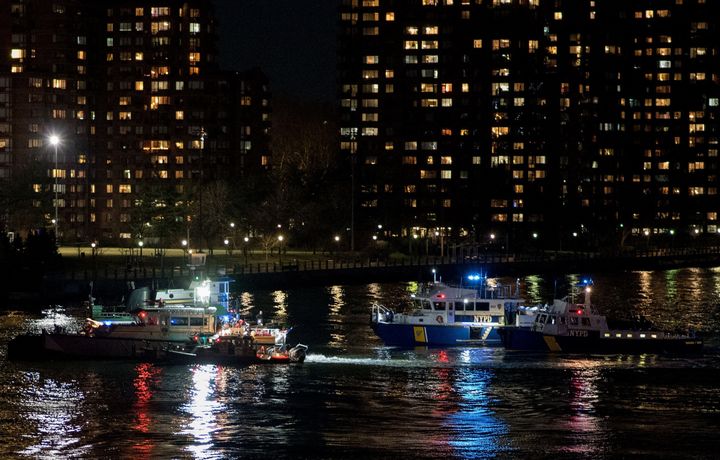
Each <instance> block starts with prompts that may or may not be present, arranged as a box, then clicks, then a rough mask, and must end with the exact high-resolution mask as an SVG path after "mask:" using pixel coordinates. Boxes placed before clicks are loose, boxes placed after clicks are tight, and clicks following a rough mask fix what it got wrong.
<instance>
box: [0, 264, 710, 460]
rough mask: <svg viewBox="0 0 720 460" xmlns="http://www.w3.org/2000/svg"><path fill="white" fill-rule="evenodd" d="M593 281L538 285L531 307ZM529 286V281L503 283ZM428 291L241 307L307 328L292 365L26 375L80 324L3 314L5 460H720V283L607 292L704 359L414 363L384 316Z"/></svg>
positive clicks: (474, 354) (493, 351)
mask: <svg viewBox="0 0 720 460" xmlns="http://www.w3.org/2000/svg"><path fill="white" fill-rule="evenodd" d="M577 279H578V278H577V277H566V278H563V279H561V280H557V282H556V281H555V280H552V279H543V278H539V277H528V278H525V279H523V280H522V286H523V288H524V290H525V292H526V298H527V299H528V303H536V302H546V301H549V300H550V299H551V298H552V296H553V291H557V293H558V294H563V293H565V292H566V291H567V286H568V285H569V284H571V283H573V282H575V281H577ZM502 281H504V282H514V280H502ZM412 288H413V283H405V284H370V285H364V286H329V287H325V288H307V289H293V290H278V291H274V292H269V291H262V292H252V293H242V295H241V301H242V305H243V311H244V313H245V314H246V315H248V316H251V315H254V314H255V313H256V312H257V311H258V310H260V309H261V310H263V313H264V316H265V317H266V318H274V319H277V320H280V321H285V322H287V323H289V324H294V325H296V326H297V327H296V329H295V330H294V331H293V332H294V333H295V334H296V339H298V340H300V341H302V342H303V343H307V344H308V345H309V346H310V350H309V355H308V358H307V361H306V362H305V363H304V364H302V365H291V366H283V365H276V366H271V365H268V366H248V367H222V366H213V365H198V366H185V365H183V366H180V365H172V366H171V365H154V364H145V363H140V364H139V363H131V362H120V363H118V362H70V363H15V362H8V361H7V360H6V358H5V354H6V346H5V344H6V342H7V341H8V340H9V339H10V338H12V337H13V336H14V335H16V334H18V333H20V332H24V331H29V330H36V331H37V330H40V329H41V328H43V327H45V328H52V326H53V324H54V323H57V324H62V325H65V326H68V327H71V328H72V327H74V325H76V324H79V323H80V322H81V321H82V319H83V318H84V313H83V311H82V310H81V309H79V308H72V307H67V308H65V309H60V310H57V309H56V310H53V309H46V310H44V311H43V312H41V313H34V314H33V313H25V312H18V311H14V312H13V311H6V312H0V458H23V457H31V458H52V457H69V458H139V459H141V458H202V459H206V458H270V457H275V458H357V457H360V458H390V457H394V458H441V457H445V458H592V459H596V458H608V459H610V458H628V457H630V458H678V459H685V458H718V456H719V455H720V346H719V342H718V337H720V332H719V331H720V269H684V270H673V271H658V272H629V273H619V274H614V275H603V276H602V277H600V276H598V277H595V291H596V292H595V295H594V301H595V302H596V303H597V305H598V306H599V308H600V309H601V310H602V311H604V312H605V313H607V314H608V315H612V316H632V314H643V315H644V316H646V317H647V318H650V319H652V320H653V321H654V322H656V323H657V324H659V325H660V326H662V327H663V328H668V329H673V328H687V327H688V326H689V327H692V328H694V329H696V330H698V331H700V332H701V333H702V334H703V335H704V336H705V337H706V344H707V345H706V350H705V352H704V353H703V354H702V355H697V356H667V355H662V356H658V355H636V356H630V355H610V356H601V355H592V356H587V355H547V354H531V353H518V352H506V351H504V350H503V349H502V348H447V349H429V350H428V349H417V350H398V349H392V348H387V347H383V346H382V344H381V343H380V341H379V340H378V339H377V338H376V337H375V336H374V334H373V332H372V330H371V329H370V327H369V323H368V321H369V311H370V305H371V303H372V302H373V301H381V302H383V303H385V304H388V305H393V306H399V305H402V304H403V303H404V295H405V292H406V291H407V289H412Z"/></svg>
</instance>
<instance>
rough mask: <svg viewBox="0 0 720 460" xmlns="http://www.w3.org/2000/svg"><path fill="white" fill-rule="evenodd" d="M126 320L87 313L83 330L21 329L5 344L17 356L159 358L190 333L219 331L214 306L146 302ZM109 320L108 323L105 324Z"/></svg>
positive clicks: (44, 357) (47, 357) (35, 357)
mask: <svg viewBox="0 0 720 460" xmlns="http://www.w3.org/2000/svg"><path fill="white" fill-rule="evenodd" d="M127 315H128V318H131V320H130V321H127V320H126V319H123V320H122V321H120V322H109V321H106V322H100V321H97V320H94V319H92V318H87V319H86V322H85V326H84V328H83V330H82V331H79V332H68V331H64V330H62V329H61V328H56V329H55V330H53V331H45V330H43V331H42V333H41V334H23V335H19V336H17V337H15V338H14V339H12V340H11V341H10V342H9V343H8V357H9V358H10V359H15V360H46V359H157V358H158V357H160V356H161V354H162V352H163V350H164V349H166V348H167V347H169V346H172V345H175V344H177V345H179V344H184V343H187V342H188V340H189V339H190V337H210V336H212V335H213V334H215V331H216V330H217V324H218V322H217V317H216V308H215V307H212V306H197V307H195V306H193V307H188V306H172V307H164V306H158V305H153V306H148V307H146V308H143V309H138V310H134V311H133V312H131V313H128V314H127ZM106 323H107V324H106Z"/></svg>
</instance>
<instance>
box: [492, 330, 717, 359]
mask: <svg viewBox="0 0 720 460" xmlns="http://www.w3.org/2000/svg"><path fill="white" fill-rule="evenodd" d="M500 337H501V338H502V341H503V346H504V347H505V348H506V349H508V350H528V351H552V352H567V353H698V352H700V351H701V350H702V347H703V341H702V339H699V338H690V337H672V336H668V337H658V338H635V337H634V338H618V337H600V335H599V333H597V332H595V333H594V334H593V333H592V332H591V333H590V334H588V335H587V336H583V337H576V336H566V335H549V334H543V333H542V332H537V331H532V330H530V329H522V328H504V329H502V330H501V331H500Z"/></svg>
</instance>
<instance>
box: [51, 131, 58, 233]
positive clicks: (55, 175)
mask: <svg viewBox="0 0 720 460" xmlns="http://www.w3.org/2000/svg"><path fill="white" fill-rule="evenodd" d="M49 140H50V145H52V146H53V147H54V148H55V169H53V178H54V189H55V219H54V220H53V225H54V226H55V229H54V231H55V241H56V242H57V241H58V240H59V238H60V235H59V234H58V231H59V229H58V227H59V223H60V220H59V219H58V170H57V169H58V145H60V137H59V136H58V135H57V134H53V135H51V136H50V139H49Z"/></svg>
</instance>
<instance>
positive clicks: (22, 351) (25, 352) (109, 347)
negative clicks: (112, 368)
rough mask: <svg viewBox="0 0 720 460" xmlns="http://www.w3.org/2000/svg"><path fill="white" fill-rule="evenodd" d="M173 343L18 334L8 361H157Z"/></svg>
mask: <svg viewBox="0 0 720 460" xmlns="http://www.w3.org/2000/svg"><path fill="white" fill-rule="evenodd" d="M171 344H172V342H167V341H160V340H158V341H149V340H134V339H118V338H110V337H92V336H86V335H80V334H62V333H60V334H54V333H51V334H36V335H31V334H27V335H19V336H17V337H15V338H14V339H12V340H11V341H10V342H9V343H8V358H9V359H11V360H16V361H43V360H61V359H142V360H155V359H158V358H159V356H160V355H161V353H162V350H163V349H164V348H167V347H168V346H170V345H171Z"/></svg>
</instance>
